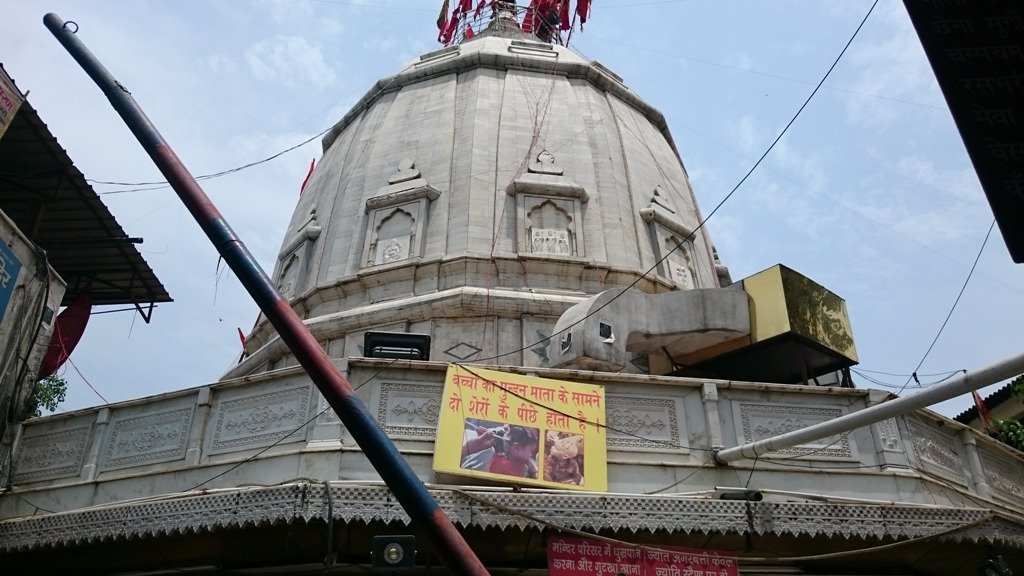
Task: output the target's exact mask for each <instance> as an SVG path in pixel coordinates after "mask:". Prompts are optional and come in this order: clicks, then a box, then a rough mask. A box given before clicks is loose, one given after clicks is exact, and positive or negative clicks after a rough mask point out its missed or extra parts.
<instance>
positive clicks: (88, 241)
mask: <svg viewBox="0 0 1024 576" xmlns="http://www.w3.org/2000/svg"><path fill="white" fill-rule="evenodd" d="M0 73H6V72H5V71H3V68H2V66H0ZM0 210H3V212H4V213H5V214H7V216H8V217H9V218H10V219H11V220H13V221H14V223H15V224H16V225H17V226H18V228H19V229H20V230H21V231H22V233H23V234H25V235H26V236H27V237H28V238H29V239H30V240H31V241H32V242H34V243H35V244H36V245H37V246H39V247H40V248H41V249H43V250H45V251H46V256H47V260H48V261H49V264H50V266H52V267H53V269H54V270H56V271H57V273H58V274H60V276H61V277H62V278H63V279H64V280H65V281H66V282H67V283H68V288H67V292H65V294H64V300H63V301H62V302H61V304H62V305H67V304H68V303H70V302H71V301H72V300H74V299H75V298H76V297H78V296H79V295H81V294H84V293H88V294H90V295H91V296H92V299H93V304H94V305H96V306H102V305H115V304H116V305H124V304H130V305H132V306H134V307H135V308H136V309H137V310H138V311H139V313H140V314H141V315H142V316H143V318H145V320H146V321H147V322H148V321H149V319H150V316H151V314H152V311H153V308H154V307H155V305H156V304H157V303H161V302H171V301H172V299H171V297H170V295H169V294H168V293H167V290H166V289H165V288H164V286H163V284H161V282H160V280H159V279H158V278H157V277H156V274H155V273H154V272H153V270H152V269H151V268H150V267H149V264H147V263H146V261H145V260H144V259H143V258H142V255H141V254H139V251H138V249H137V248H136V246H135V244H137V243H140V242H141V241H142V240H141V239H138V238H130V237H129V236H128V235H127V234H126V233H125V231H124V230H123V229H122V228H121V226H120V225H119V224H118V223H117V221H116V220H115V219H114V216H113V215H112V214H111V213H110V211H109V210H108V209H107V207H106V206H105V205H104V204H103V202H102V201H101V200H100V198H99V196H98V195H97V194H96V192H95V191H94V190H93V189H92V186H90V185H89V183H88V182H86V180H85V176H84V175H82V173H81V172H80V171H79V170H78V168H76V167H75V165H74V163H73V162H72V161H71V158H70V157H68V154H67V152H66V151H65V150H64V149H63V148H62V147H61V146H60V144H59V143H58V142H57V139H56V138H54V136H53V135H52V134H50V131H49V129H48V128H47V126H46V124H45V123H43V121H42V120H41V119H40V118H39V114H38V113H37V112H36V110H35V109H34V108H33V107H32V106H31V104H29V103H28V102H27V101H25V102H23V103H22V104H21V107H20V108H19V109H18V111H17V114H16V115H15V116H14V118H13V120H12V121H11V124H10V126H9V127H8V128H7V131H6V132H5V133H4V134H3V137H2V138H0Z"/></svg>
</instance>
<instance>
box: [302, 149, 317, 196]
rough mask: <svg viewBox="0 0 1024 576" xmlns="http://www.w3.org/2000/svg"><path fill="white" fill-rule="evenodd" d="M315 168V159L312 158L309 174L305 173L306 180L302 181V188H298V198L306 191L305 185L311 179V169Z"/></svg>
mask: <svg viewBox="0 0 1024 576" xmlns="http://www.w3.org/2000/svg"><path fill="white" fill-rule="evenodd" d="M315 166H316V158H313V159H312V160H311V161H310V162H309V172H307V173H306V178H305V179H304V180H303V181H302V186H300V187H299V196H302V193H303V192H305V191H306V184H309V179H310V178H312V177H313V168H314V167H315Z"/></svg>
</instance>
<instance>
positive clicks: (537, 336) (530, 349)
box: [521, 316, 558, 368]
mask: <svg viewBox="0 0 1024 576" xmlns="http://www.w3.org/2000/svg"><path fill="white" fill-rule="evenodd" d="M557 321H558V318H553V317H544V316H523V317H522V336H523V339H522V344H521V346H522V349H523V366H528V367H531V368H533V367H541V368H546V367H548V366H549V365H550V360H549V359H548V341H547V338H548V337H549V336H550V335H551V330H552V329H553V328H554V326H555V323H556V322H557Z"/></svg>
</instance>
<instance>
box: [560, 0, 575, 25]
mask: <svg viewBox="0 0 1024 576" xmlns="http://www.w3.org/2000/svg"><path fill="white" fill-rule="evenodd" d="M558 22H559V29H560V30H563V31H565V30H569V29H571V28H572V22H570V20H569V0H562V2H561V4H559V6H558Z"/></svg>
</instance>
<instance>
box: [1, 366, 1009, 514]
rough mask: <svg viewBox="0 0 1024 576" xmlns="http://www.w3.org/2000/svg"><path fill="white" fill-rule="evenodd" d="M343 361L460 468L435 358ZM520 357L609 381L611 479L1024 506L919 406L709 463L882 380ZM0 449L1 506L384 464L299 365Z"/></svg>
mask: <svg viewBox="0 0 1024 576" xmlns="http://www.w3.org/2000/svg"><path fill="white" fill-rule="evenodd" d="M341 368H342V369H343V370H344V371H347V372H348V375H349V379H350V380H351V382H352V383H353V385H354V386H356V387H358V394H359V396H360V397H361V398H362V399H363V401H364V402H365V403H366V404H367V406H368V407H369V409H370V411H371V413H373V414H375V415H376V417H377V420H378V421H379V422H380V424H381V426H382V427H383V428H384V430H385V431H386V432H387V434H388V435H389V436H390V437H391V438H392V439H393V441H394V442H395V443H396V445H397V446H398V448H399V449H400V450H401V451H402V452H403V454H405V456H406V457H407V458H408V460H409V462H410V463H411V464H412V465H413V468H414V469H415V470H416V471H417V472H418V473H419V474H420V477H421V478H422V479H423V480H424V481H425V482H428V483H432V482H433V483H436V482H445V483H449V484H451V483H455V482H458V483H465V482H467V481H466V480H460V479H455V478H448V477H438V476H437V475H436V474H435V473H434V472H433V471H432V470H431V457H432V454H433V452H434V449H435V446H434V438H435V434H436V427H437V420H438V415H439V413H440V403H441V391H442V386H443V379H444V370H445V365H444V364H440V363H414V362H405V361H396V362H391V361H382V360H365V359H354V360H352V361H351V362H347V363H346V362H344V361H342V365H341ZM516 370H519V371H521V372H523V373H529V374H534V375H538V376H542V377H548V378H559V379H564V380H580V381H587V382H593V383H598V384H601V385H603V386H604V387H605V390H606V396H607V400H606V418H607V423H608V426H609V429H608V434H607V446H608V479H609V491H610V492H612V493H619V494H681V493H693V492H701V491H704V492H711V491H714V490H715V489H716V488H718V487H727V486H746V487H749V488H751V489H758V490H762V491H763V492H764V493H765V494H773V493H775V494H782V495H785V497H786V498H813V497H815V496H816V495H817V496H828V497H830V498H836V497H838V498H857V499H860V500H861V501H863V500H864V499H870V500H877V501H892V502H900V503H905V504H935V503H938V504H941V505H949V506H956V505H962V504H964V503H966V502H973V504H972V506H976V505H977V504H976V503H977V502H978V501H979V498H981V499H984V500H987V501H988V502H989V503H990V505H991V506H992V508H993V509H997V510H1002V511H1004V512H1007V513H1011V514H1020V513H1021V511H1022V510H1024V496H1022V494H1024V459H1022V457H1021V454H1020V453H1019V452H1016V451H1013V450H1011V449H1009V448H1005V447H1004V446H1002V445H1001V444H999V443H997V442H995V441H993V440H991V439H989V438H987V437H984V436H983V435H980V434H978V433H976V432H975V431H973V430H971V429H969V428H966V427H964V426H962V425H960V424H958V423H956V422H953V421H951V420H949V419H946V418H944V417H942V416H939V415H937V414H934V413H932V412H929V411H926V410H921V411H916V412H914V413H912V414H909V415H905V416H902V417H898V418H894V419H890V420H885V421H882V422H879V423H877V424H874V425H871V426H869V427H866V428H861V429H858V430H854V431H853V432H851V433H849V434H846V435H842V436H838V437H833V438H828V439H825V440H822V441H818V442H815V443H812V444H808V445H801V446H797V447H794V448H791V449H787V450H785V451H782V452H780V453H775V454H769V455H765V456H762V457H761V458H760V459H759V460H758V461H756V462H754V461H749V460H743V461H739V462H736V463H734V464H730V465H728V466H716V465H715V464H713V461H712V459H711V455H710V453H711V450H712V449H714V448H720V447H723V446H725V447H728V446H735V445H738V444H741V443H744V442H748V441H752V440H759V439H762V438H765V437H768V436H772V435H775V434H778V433H780V432H785V431H789V430H793V429H798V428H803V427H806V426H808V425H811V424H814V423H817V422H821V421H823V420H827V419H831V418H835V417H837V416H840V415H843V414H846V413H849V412H851V411H856V410H860V409H863V408H865V407H867V406H870V405H873V404H875V403H878V402H881V401H883V400H884V399H885V398H886V395H885V394H884V393H880V392H878V391H869V390H851V389H840V388H819V387H809V386H785V385H775V384H754V383H738V382H724V381H702V380H695V379H686V378H670V377H649V376H637V375H624V374H606V373H593V372H580V371H571V370H544V369H531V370H525V369H516ZM4 448H5V451H4V452H5V453H11V448H13V458H8V459H6V461H0V473H2V474H3V477H4V478H10V487H11V491H10V492H11V493H7V494H4V495H2V496H0V520H3V519H8V518H16V517H21V516H26V515H30V514H33V513H35V512H37V511H38V510H43V511H52V512H60V511H68V510H76V509H81V508H85V507H89V506H96V505H103V504H108V503H111V502H118V501H125V500H131V499H135V498H139V497H140V496H154V497H155V496H159V495H161V494H171V493H181V492H187V491H189V490H192V489H194V488H203V489H209V488H221V487H236V486H246V485H274V484H280V483H284V482H289V481H294V480H297V479H311V480H316V481H322V480H332V481H334V480H354V481H361V480H365V481H371V480H378V479H379V477H378V476H377V474H376V473H375V472H374V470H373V469H372V468H371V467H370V466H369V464H368V463H367V461H366V459H365V457H363V455H362V454H361V453H360V450H359V447H358V446H357V445H356V443H355V441H354V440H353V439H352V438H351V436H350V435H349V434H348V433H347V431H346V430H345V428H344V426H342V424H341V422H340V421H339V419H338V417H337V416H336V415H335V414H334V413H333V412H332V411H331V410H330V409H329V408H327V405H326V403H325V401H324V400H323V398H322V397H321V396H320V394H319V393H318V392H317V391H316V389H315V387H314V386H313V385H312V383H311V382H310V381H309V379H308V378H307V377H306V376H305V374H304V373H303V372H302V371H301V370H299V369H296V368H288V369H282V370H278V371H275V372H269V373H266V374H262V375H260V376H255V377H248V378H244V379H239V380H230V381H224V382H220V383H217V384H213V385H210V386H203V387H199V388H193V389H188V390H182V391H179V392H174V393H169V394H164V395H160V396H154V397H150V398H144V399H140V400H136V401H132V402H126V403H121V404H114V405H109V406H105V407H101V408H96V409H88V410H79V411H74V412H70V413H66V414H60V415H56V416H50V417H47V418H38V419H34V420H30V421H27V422H25V423H24V424H23V425H22V426H21V429H20V430H19V431H18V433H17V435H16V437H15V440H14V443H13V446H5V447H4ZM235 466H237V468H234V469H232V470H230V472H228V473H227V474H224V475H223V476H219V475H220V474H222V473H224V472H226V471H228V470H229V468H232V467H235ZM923 484H927V485H931V486H942V487H945V488H950V489H947V490H930V491H929V490H928V489H921V486H922V485H923ZM936 498H937V499H938V500H940V501H938V502H937V501H936Z"/></svg>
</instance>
